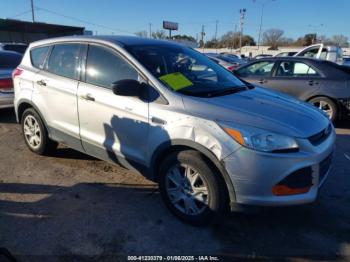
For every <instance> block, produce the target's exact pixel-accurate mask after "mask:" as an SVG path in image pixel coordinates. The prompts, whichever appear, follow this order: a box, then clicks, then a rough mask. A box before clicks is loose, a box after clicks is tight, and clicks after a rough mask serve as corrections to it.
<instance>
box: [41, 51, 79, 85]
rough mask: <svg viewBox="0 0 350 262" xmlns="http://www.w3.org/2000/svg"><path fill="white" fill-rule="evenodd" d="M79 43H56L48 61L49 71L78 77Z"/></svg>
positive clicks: (74, 77) (69, 76)
mask: <svg viewBox="0 0 350 262" xmlns="http://www.w3.org/2000/svg"><path fill="white" fill-rule="evenodd" d="M79 48H80V45H79V44H59V45H55V46H54V48H53V50H52V52H51V55H50V58H49V62H48V67H47V71H49V72H51V73H54V74H56V75H60V76H65V77H68V78H73V79H78V77H79Z"/></svg>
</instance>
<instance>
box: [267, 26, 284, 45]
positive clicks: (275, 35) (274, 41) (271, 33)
mask: <svg viewBox="0 0 350 262" xmlns="http://www.w3.org/2000/svg"><path fill="white" fill-rule="evenodd" d="M283 34H284V31H283V30H281V29H275V28H273V29H269V30H266V31H265V32H264V34H263V44H264V45H268V46H271V49H273V50H277V49H278V45H279V44H280V40H281V38H282V36H283Z"/></svg>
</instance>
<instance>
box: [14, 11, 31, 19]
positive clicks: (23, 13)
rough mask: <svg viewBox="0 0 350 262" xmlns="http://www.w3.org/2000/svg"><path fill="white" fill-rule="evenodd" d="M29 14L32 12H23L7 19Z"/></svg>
mask: <svg viewBox="0 0 350 262" xmlns="http://www.w3.org/2000/svg"><path fill="white" fill-rule="evenodd" d="M30 12H32V10H28V11H25V12H21V13H18V14H16V15H13V16H10V17H9V18H16V17H19V16H22V15H25V14H28V13H30Z"/></svg>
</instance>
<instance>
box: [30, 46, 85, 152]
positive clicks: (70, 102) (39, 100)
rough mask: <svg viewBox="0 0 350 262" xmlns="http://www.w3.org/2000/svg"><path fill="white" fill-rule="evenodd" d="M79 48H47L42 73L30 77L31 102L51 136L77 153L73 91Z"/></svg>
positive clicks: (77, 125)
mask: <svg viewBox="0 0 350 262" xmlns="http://www.w3.org/2000/svg"><path fill="white" fill-rule="evenodd" d="M82 47H83V45H81V44H79V43H62V44H55V45H53V46H51V47H50V55H49V57H48V59H46V63H45V65H44V67H43V70H41V71H39V72H38V73H37V74H36V75H35V77H34V91H33V96H32V97H33V101H34V104H36V105H37V106H38V107H39V110H40V112H41V113H42V114H43V116H44V118H45V121H46V123H47V125H48V128H49V132H50V134H51V136H52V137H53V138H54V139H55V140H57V141H59V142H62V143H65V144H67V145H69V146H71V147H73V148H75V149H77V150H82V146H81V142H80V137H79V122H78V111H77V108H78V105H77V88H78V80H79V75H80V74H79V73H80V53H81V50H82Z"/></svg>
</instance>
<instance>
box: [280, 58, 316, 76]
mask: <svg viewBox="0 0 350 262" xmlns="http://www.w3.org/2000/svg"><path fill="white" fill-rule="evenodd" d="M317 75H318V73H317V72H316V71H315V69H313V68H312V67H311V66H309V65H307V64H304V63H301V62H294V61H284V62H281V63H280V65H279V66H278V69H277V71H276V76H284V77H302V76H317Z"/></svg>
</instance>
